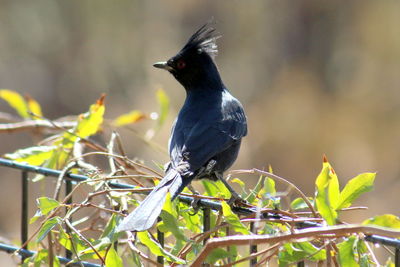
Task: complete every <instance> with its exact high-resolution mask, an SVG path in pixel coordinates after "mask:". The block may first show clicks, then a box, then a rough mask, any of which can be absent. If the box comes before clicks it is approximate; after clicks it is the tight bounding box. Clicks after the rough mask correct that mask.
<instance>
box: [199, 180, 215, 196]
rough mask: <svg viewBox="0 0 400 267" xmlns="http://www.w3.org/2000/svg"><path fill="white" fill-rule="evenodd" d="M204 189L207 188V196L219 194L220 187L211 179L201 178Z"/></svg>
mask: <svg viewBox="0 0 400 267" xmlns="http://www.w3.org/2000/svg"><path fill="white" fill-rule="evenodd" d="M201 182H202V184H203V186H204V190H205V195H207V196H217V194H218V187H217V186H216V184H215V183H213V182H212V181H210V180H206V179H203V180H201Z"/></svg>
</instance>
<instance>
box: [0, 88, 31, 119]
mask: <svg viewBox="0 0 400 267" xmlns="http://www.w3.org/2000/svg"><path fill="white" fill-rule="evenodd" d="M0 97H1V98H3V99H4V100H5V101H6V102H7V103H8V104H9V105H10V106H11V107H12V108H14V109H15V110H16V111H17V113H18V114H19V115H20V116H21V117H22V118H29V112H28V107H27V104H26V102H25V100H24V98H23V97H22V96H21V95H20V94H18V93H17V92H15V91H12V90H8V89H2V90H0Z"/></svg>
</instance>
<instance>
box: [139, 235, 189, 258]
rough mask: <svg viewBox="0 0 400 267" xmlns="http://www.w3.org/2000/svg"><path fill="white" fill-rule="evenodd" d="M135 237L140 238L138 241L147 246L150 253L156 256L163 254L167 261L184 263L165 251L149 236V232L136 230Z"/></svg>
mask: <svg viewBox="0 0 400 267" xmlns="http://www.w3.org/2000/svg"><path fill="white" fill-rule="evenodd" d="M137 237H138V239H139V240H140V242H141V243H142V244H143V245H145V246H146V247H148V248H149V250H150V251H151V253H153V254H154V255H157V256H163V257H165V258H166V259H167V260H168V261H172V262H176V263H179V264H185V261H184V260H182V259H180V258H178V257H176V256H174V255H172V254H171V253H169V252H167V251H165V250H164V249H163V248H162V247H161V245H160V244H159V243H157V242H155V241H154V240H153V239H151V238H150V236H149V233H148V232H147V231H145V232H138V233H137Z"/></svg>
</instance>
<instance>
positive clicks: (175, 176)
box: [117, 168, 187, 232]
mask: <svg viewBox="0 0 400 267" xmlns="http://www.w3.org/2000/svg"><path fill="white" fill-rule="evenodd" d="M186 180H187V179H185V181H184V180H183V179H182V176H181V175H180V174H179V173H178V172H177V171H176V170H175V169H173V168H171V169H170V170H168V172H167V173H166V175H165V176H164V178H163V179H162V180H161V182H160V183H159V184H158V185H157V186H156V187H155V188H154V189H153V191H151V192H150V194H149V195H148V196H147V197H146V198H145V199H144V200H143V202H142V203H140V205H139V206H138V207H137V208H136V209H135V210H134V211H133V212H132V213H131V214H129V215H128V216H127V217H125V218H124V220H122V222H121V223H120V224H119V225H118V227H117V232H121V231H138V232H140V231H145V230H147V229H149V228H150V227H152V226H153V225H154V223H155V222H156V220H157V217H158V215H160V213H161V210H162V208H163V206H164V203H165V200H166V197H167V193H168V192H170V194H171V197H172V199H174V198H175V197H176V196H177V195H178V194H179V193H180V192H182V190H183V188H184V187H185V186H186V184H187V182H186Z"/></svg>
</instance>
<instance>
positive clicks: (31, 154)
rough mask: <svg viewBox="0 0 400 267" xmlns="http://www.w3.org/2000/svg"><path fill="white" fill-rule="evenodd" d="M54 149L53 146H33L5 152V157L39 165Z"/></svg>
mask: <svg viewBox="0 0 400 267" xmlns="http://www.w3.org/2000/svg"><path fill="white" fill-rule="evenodd" d="M55 149H56V147H55V146H33V147H28V148H24V149H19V150H17V151H15V152H14V153H9V154H6V155H5V157H6V158H8V159H12V160H15V161H17V162H26V163H28V164H31V165H35V166H40V165H42V164H43V163H44V162H45V161H46V160H48V159H49V158H50V157H51V156H52V154H53V151H54V150H55Z"/></svg>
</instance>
